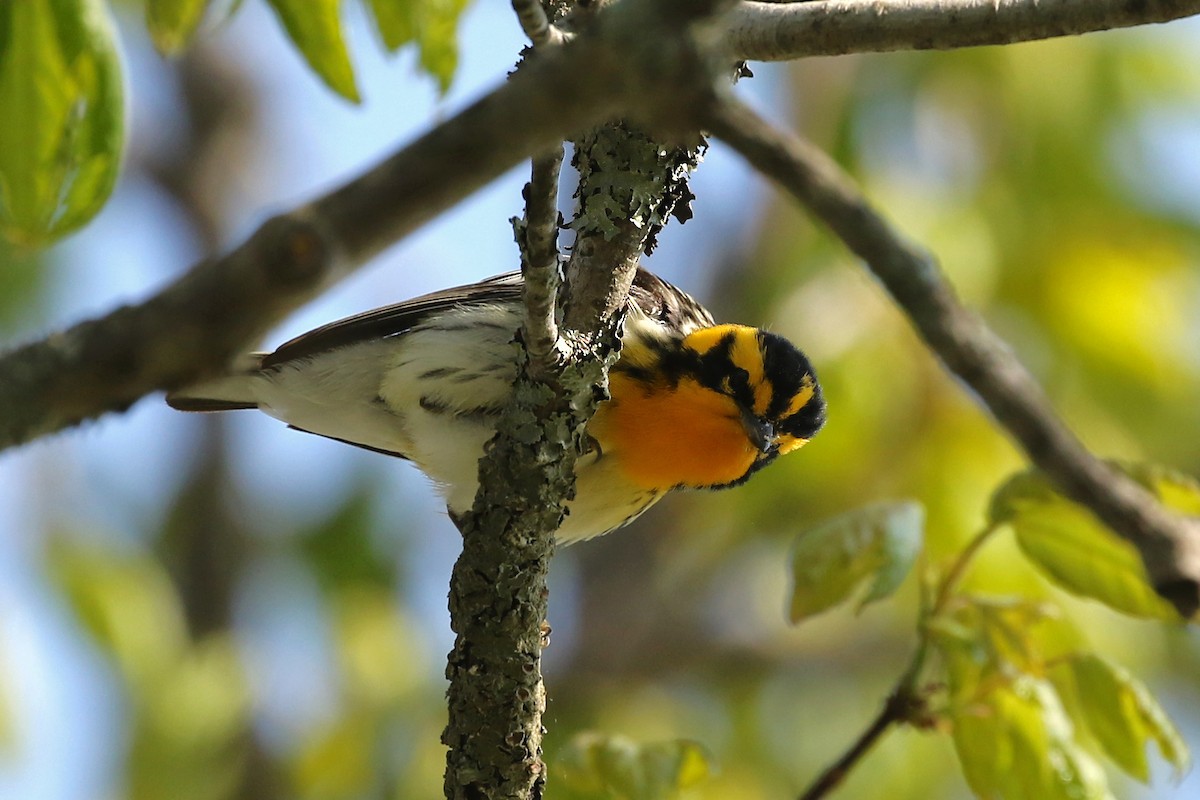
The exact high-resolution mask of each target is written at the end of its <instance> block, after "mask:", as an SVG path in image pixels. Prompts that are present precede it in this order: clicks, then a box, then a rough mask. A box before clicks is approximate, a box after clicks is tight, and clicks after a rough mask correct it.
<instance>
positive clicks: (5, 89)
mask: <svg viewBox="0 0 1200 800" xmlns="http://www.w3.org/2000/svg"><path fill="white" fill-rule="evenodd" d="M122 91H123V90H122V83H121V69H120V63H119V60H118V57H117V48H116V34H115V32H114V29H113V24H112V20H111V19H110V18H109V15H108V11H107V9H106V6H105V4H104V3H103V2H102V1H101V0H21V2H7V3H0V110H2V111H0V113H3V116H4V120H5V122H4V123H3V124H0V233H2V234H3V235H5V236H7V237H8V238H10V239H13V240H14V241H17V242H21V243H24V244H39V243H43V242H45V241H47V240H49V239H54V238H56V237H59V236H62V235H64V234H66V233H69V232H71V231H73V230H75V229H76V228H78V227H79V226H81V225H83V224H84V223H85V222H87V221H88V220H90V219H91V218H92V217H93V216H95V214H96V212H97V211H99V209H100V207H101V206H102V205H103V204H104V201H105V200H107V199H108V196H109V194H110V193H111V192H112V188H113V185H114V184H115V182H116V179H117V169H118V166H119V163H120V159H121V147H122V141H123V135H124V131H123V128H124V112H125V107H124V101H123V99H122Z"/></svg>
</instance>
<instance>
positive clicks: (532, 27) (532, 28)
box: [512, 0, 567, 47]
mask: <svg viewBox="0 0 1200 800" xmlns="http://www.w3.org/2000/svg"><path fill="white" fill-rule="evenodd" d="M512 7H513V11H515V12H517V19H518V20H519V21H520V22H521V30H523V31H524V32H525V35H526V36H528V37H529V41H530V43H531V44H532V45H533V46H534V47H545V46H547V45H556V44H562V43H563V42H565V41H566V40H567V34H566V33H564V32H563V30H562V29H561V28H559V27H558V26H557V25H555V24H554V23H552V22H551V21H550V17H549V16H547V15H546V9H544V8H542V0H512Z"/></svg>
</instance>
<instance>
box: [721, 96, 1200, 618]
mask: <svg viewBox="0 0 1200 800" xmlns="http://www.w3.org/2000/svg"><path fill="white" fill-rule="evenodd" d="M709 127H710V129H711V130H712V131H713V133H714V134H716V135H717V136H719V137H720V138H722V139H724V140H725V141H726V142H727V143H729V144H730V145H732V146H733V147H734V149H736V150H737V151H738V152H739V153H741V154H742V156H743V157H744V158H746V159H747V160H748V161H749V162H750V163H751V164H753V165H754V166H755V167H757V168H758V169H759V171H761V172H762V173H763V174H764V175H768V176H770V177H772V178H773V179H774V180H776V181H778V182H779V184H780V185H781V186H783V187H784V188H785V189H786V190H787V191H789V192H790V193H791V194H792V195H793V196H794V197H795V198H796V199H797V200H799V201H800V202H801V203H802V204H803V205H805V206H806V207H807V208H808V209H809V211H811V212H812V213H813V214H814V215H815V216H816V217H817V218H819V219H820V220H821V221H822V222H824V223H825V224H826V225H827V226H829V228H830V229H831V230H832V231H833V232H834V233H835V234H836V235H837V236H838V237H839V238H841V240H842V241H843V242H844V243H845V244H846V246H847V247H849V248H850V249H851V250H853V251H854V252H855V253H856V254H857V255H858V256H859V257H861V258H862V259H863V260H864V261H865V262H866V263H867V265H868V266H869V267H870V269H871V270H872V271H873V272H874V273H875V276H876V277H877V278H878V279H879V280H880V281H881V282H882V283H883V285H884V286H885V287H886V288H887V290H888V291H889V292H890V293H891V294H892V297H893V298H894V299H895V300H896V302H897V303H898V304H899V305H900V307H901V308H902V309H903V310H904V311H905V313H906V314H907V315H908V317H909V319H910V321H911V322H912V324H913V325H914V327H916V329H917V331H918V332H919V333H920V334H921V336H922V337H924V339H925V341H926V342H927V343H928V344H929V346H930V348H932V350H933V351H934V352H935V353H936V354H937V355H938V357H939V358H940V359H941V360H942V362H943V363H944V364H945V365H946V367H947V368H948V369H949V370H950V371H951V372H953V373H954V374H955V375H957V376H958V377H959V378H960V379H962V380H963V381H964V382H965V383H966V384H967V385H968V386H970V387H971V389H973V390H974V391H975V393H976V394H978V396H979V397H980V399H981V400H982V401H983V402H984V404H985V405H986V406H987V408H988V410H989V411H991V413H992V415H993V416H994V417H995V418H996V420H997V421H998V422H999V423H1000V424H1001V426H1003V428H1004V429H1005V430H1006V431H1007V432H1008V433H1009V435H1011V436H1012V437H1013V438H1014V439H1015V440H1016V441H1017V442H1018V443H1019V444H1020V445H1021V447H1022V448H1023V449H1024V450H1025V452H1026V454H1027V455H1028V456H1029V458H1030V460H1031V461H1032V462H1033V463H1034V464H1035V465H1037V466H1038V467H1039V468H1040V469H1041V470H1042V471H1043V472H1045V473H1046V474H1047V476H1048V477H1049V478H1050V479H1051V480H1052V481H1053V482H1054V483H1055V484H1056V485H1057V486H1058V488H1059V489H1060V490H1061V491H1062V492H1063V493H1064V494H1065V495H1066V496H1067V497H1070V498H1071V499H1072V500H1075V501H1076V502H1078V503H1081V504H1082V505H1084V506H1086V507H1087V508H1088V509H1090V510H1091V511H1092V512H1093V513H1094V514H1096V516H1097V517H1099V518H1100V520H1101V521H1102V522H1104V523H1105V524H1106V525H1107V526H1108V527H1109V528H1111V529H1112V530H1114V531H1115V532H1116V533H1118V534H1119V535H1121V536H1122V537H1123V538H1125V539H1127V540H1128V541H1130V542H1132V543H1133V545H1134V546H1135V547H1136V548H1137V549H1138V551H1139V553H1140V554H1141V557H1142V560H1143V562H1144V563H1145V565H1146V569H1147V572H1148V573H1149V576H1150V579H1151V581H1152V583H1153V585H1154V588H1155V590H1156V591H1158V593H1159V594H1160V595H1162V596H1163V597H1164V598H1166V599H1167V600H1169V601H1170V602H1171V603H1172V604H1174V606H1175V607H1176V608H1177V609H1178V610H1179V612H1180V613H1181V614H1182V615H1183V616H1185V617H1190V616H1191V615H1192V614H1194V613H1195V612H1196V611H1197V609H1200V523H1198V522H1196V521H1195V520H1192V519H1185V518H1183V517H1178V516H1175V515H1173V514H1171V513H1170V512H1168V511H1167V510H1166V509H1165V508H1163V507H1162V506H1161V505H1160V504H1159V503H1158V501H1157V500H1155V499H1154V497H1153V496H1152V495H1150V493H1149V492H1147V491H1146V490H1145V489H1143V488H1142V487H1141V486H1139V485H1138V484H1136V483H1134V482H1133V481H1132V480H1131V479H1129V478H1128V477H1126V476H1125V475H1123V474H1121V473H1118V472H1117V471H1116V470H1114V469H1112V468H1111V467H1109V466H1108V465H1107V464H1105V463H1104V462H1102V461H1100V460H1099V459H1097V458H1096V457H1095V456H1093V455H1092V454H1091V453H1090V452H1088V450H1087V449H1086V448H1085V447H1084V446H1083V444H1082V443H1081V442H1080V441H1079V439H1078V438H1076V436H1075V435H1074V434H1073V433H1072V432H1071V431H1070V430H1069V429H1068V428H1067V427H1066V425H1064V424H1063V422H1062V421H1061V420H1059V418H1058V417H1057V416H1056V415H1055V413H1054V411H1053V409H1052V408H1051V406H1050V404H1049V402H1048V400H1047V399H1046V397H1045V395H1044V394H1043V392H1042V390H1041V387H1040V386H1039V385H1038V383H1037V381H1036V380H1035V379H1034V377H1033V376H1032V375H1031V374H1030V373H1029V371H1028V370H1027V369H1026V368H1025V366H1024V365H1023V364H1021V362H1020V361H1019V360H1018V359H1017V358H1016V356H1015V355H1013V353H1012V351H1011V350H1010V349H1009V348H1008V346H1007V345H1006V344H1005V343H1004V342H1003V341H1002V340H1001V339H1000V338H999V337H998V336H996V334H994V333H993V332H992V331H991V329H989V328H988V327H987V325H986V324H985V323H984V322H983V320H982V319H981V318H980V317H979V316H978V315H977V314H974V313H973V312H971V311H969V310H968V309H967V308H965V307H964V306H963V305H962V303H961V302H960V301H959V300H958V298H957V296H956V295H955V293H954V290H953V288H952V287H951V286H950V284H949V283H948V281H947V280H946V278H945V276H944V275H943V274H942V272H941V270H940V269H939V267H938V265H937V263H936V262H935V261H934V259H933V258H932V257H931V256H930V255H929V254H927V253H925V252H924V251H922V250H921V249H919V248H917V247H916V246H914V245H913V244H911V243H909V242H908V241H906V240H905V239H904V238H903V237H901V236H900V235H899V234H898V233H896V232H895V231H894V230H893V229H892V227H891V226H890V224H889V223H888V222H887V221H886V220H885V219H884V218H883V217H882V216H881V215H880V214H879V213H878V212H877V211H876V210H875V209H874V208H872V207H871V205H870V204H869V203H868V202H867V200H866V198H865V197H863V195H862V193H861V192H860V191H859V189H858V187H857V186H855V185H854V182H853V181H852V180H851V179H850V178H849V176H847V175H846V174H845V173H844V172H843V171H842V170H841V168H840V167H839V166H838V165H837V164H836V163H835V162H834V161H833V160H832V159H830V158H829V157H828V156H827V155H825V154H824V153H822V152H821V151H820V150H819V149H817V148H815V147H813V146H812V145H811V144H809V143H807V142H804V141H803V140H801V139H799V138H798V137H796V136H794V135H793V134H791V133H786V132H782V131H778V130H775V129H773V128H772V127H771V126H770V125H769V124H768V123H766V122H765V121H764V120H763V119H762V118H761V117H759V116H758V114H757V113H755V112H754V111H753V110H752V109H751V108H749V107H748V106H746V105H745V104H744V103H742V102H740V101H739V100H737V99H735V98H733V97H732V96H729V97H726V98H724V99H722V100H721V101H719V102H718V103H716V104H715V106H714V108H713V110H712V112H711V114H710V119H709Z"/></svg>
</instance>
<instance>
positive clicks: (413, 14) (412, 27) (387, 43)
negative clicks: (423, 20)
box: [366, 0, 422, 52]
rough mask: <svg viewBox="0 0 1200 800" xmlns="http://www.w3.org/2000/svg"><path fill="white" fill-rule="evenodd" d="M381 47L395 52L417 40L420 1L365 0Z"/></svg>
mask: <svg viewBox="0 0 1200 800" xmlns="http://www.w3.org/2000/svg"><path fill="white" fill-rule="evenodd" d="M366 1H367V7H368V8H370V9H371V13H372V15H374V17H375V27H376V29H377V30H378V31H379V36H380V38H382V39H383V46H384V47H386V48H387V49H388V50H391V51H393V52H394V51H396V50H399V49H400V48H401V47H403V46H404V45H406V44H408V43H409V42H411V41H413V40H414V39H416V38H417V27H418V25H419V24H420V23H419V21H418V18H419V16H420V7H421V5H422V4H421V2H420V0H366Z"/></svg>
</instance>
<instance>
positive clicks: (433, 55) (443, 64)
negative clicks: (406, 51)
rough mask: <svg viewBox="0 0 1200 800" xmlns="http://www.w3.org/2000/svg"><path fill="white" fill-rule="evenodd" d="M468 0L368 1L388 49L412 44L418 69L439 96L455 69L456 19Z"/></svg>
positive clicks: (456, 51)
mask: <svg viewBox="0 0 1200 800" xmlns="http://www.w3.org/2000/svg"><path fill="white" fill-rule="evenodd" d="M468 2H469V0H368V4H369V6H370V8H371V11H372V13H373V14H374V17H375V26H376V28H378V29H379V34H380V37H381V38H382V39H383V43H384V46H385V47H387V49H388V50H391V51H395V50H397V49H399V48H400V47H402V46H404V45H406V44H408V43H409V42H415V43H416V45H417V48H418V50H419V51H420V55H419V57H418V61H419V63H420V65H421V69H423V70H425V72H427V73H429V74H430V75H432V76H433V77H434V78H435V79H436V80H437V82H438V87H439V88H440V89H441V91H442V92H443V93H445V92H446V91H447V90H448V89H449V88H450V83H451V81H452V80H453V78H454V72H455V70H456V69H457V68H458V20H459V18H460V17H462V13H463V11H464V10H465V9H466V7H467V4H468Z"/></svg>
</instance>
